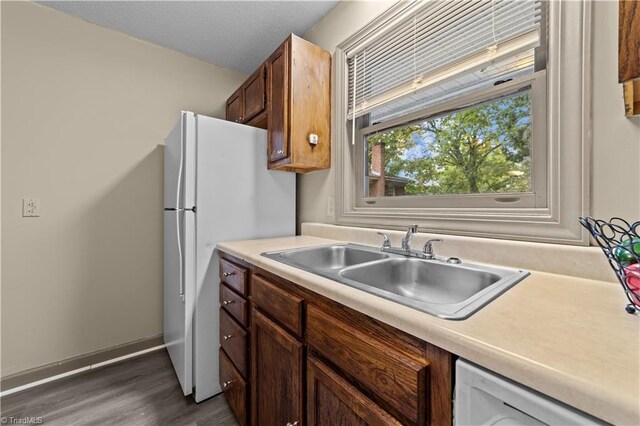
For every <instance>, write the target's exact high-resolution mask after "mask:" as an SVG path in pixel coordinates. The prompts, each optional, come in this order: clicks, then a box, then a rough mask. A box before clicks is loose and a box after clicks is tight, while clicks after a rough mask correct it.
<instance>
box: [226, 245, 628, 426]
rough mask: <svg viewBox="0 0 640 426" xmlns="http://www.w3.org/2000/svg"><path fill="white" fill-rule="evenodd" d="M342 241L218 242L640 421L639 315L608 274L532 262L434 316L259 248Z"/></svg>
mask: <svg viewBox="0 0 640 426" xmlns="http://www.w3.org/2000/svg"><path fill="white" fill-rule="evenodd" d="M336 242H337V243H341V244H342V243H344V242H343V241H335V240H329V239H325V238H318V237H310V236H297V237H285V238H270V239H262V240H248V241H234V242H223V243H220V244H218V249H219V250H221V251H223V252H226V253H228V254H231V255H233V256H236V257H238V258H241V259H243V260H245V261H246V262H248V263H251V264H253V265H255V266H257V267H259V268H262V269H264V270H267V271H269V272H272V273H274V274H277V275H279V276H282V277H283V278H285V279H288V280H290V281H292V282H294V283H296V284H298V285H300V286H302V287H305V288H307V289H309V290H312V291H314V292H316V293H318V294H321V295H323V296H325V297H328V298H330V299H333V300H335V301H337V302H340V303H342V304H344V305H346V306H349V307H350V308H353V309H355V310H357V311H359V312H362V313H364V314H366V315H369V316H371V317H373V318H376V319H378V320H380V321H383V322H385V323H387V324H389V325H391V326H394V327H396V328H398V329H400V330H403V331H405V332H407V333H409V334H412V335H414V336H416V337H419V338H421V339H423V340H425V341H427V342H429V343H432V344H434V345H437V346H439V347H441V348H443V349H446V350H448V351H450V352H452V353H454V354H456V355H459V356H461V357H463V358H465V359H468V360H470V361H472V362H475V363H476V364H479V365H482V366H484V367H486V368H487V369H489V370H492V371H494V372H496V373H499V374H502V375H504V376H506V377H508V378H510V379H512V380H514V381H517V382H520V383H522V384H524V385H526V386H529V387H531V388H533V389H535V390H538V391H539V392H541V393H543V394H546V395H549V396H551V397H553V398H556V399H558V400H560V401H562V402H564V403H566V404H569V405H571V406H573V407H576V408H577V409H579V410H582V411H584V412H586V413H589V414H591V415H593V416H595V417H598V418H601V419H603V420H605V421H607V422H610V423H613V424H617V425H640V317H638V316H637V315H629V314H627V313H626V312H625V311H624V306H625V305H626V303H627V300H626V298H625V296H624V294H623V292H622V290H621V289H620V287H619V286H617V285H612V284H611V283H610V282H603V281H595V280H589V279H583V278H573V277H569V276H564V275H555V274H549V273H543V272H535V271H532V272H531V275H530V276H529V277H527V278H526V279H524V280H523V281H522V282H520V283H519V284H517V285H516V286H515V287H513V288H511V289H510V290H508V291H507V292H506V293H504V294H502V295H501V296H500V297H498V298H497V299H496V300H494V301H493V302H491V303H490V304H489V305H487V306H485V307H484V308H482V309H481V310H480V311H478V312H476V313H475V314H473V315H472V316H471V317H470V318H468V319H466V320H463V321H451V320H443V319H440V318H436V317H434V316H431V315H429V314H425V313H422V312H419V311H416V310H414V309H411V308H408V307H405V306H402V305H399V304H397V303H394V302H391V301H388V300H386V299H382V298H380V297H378V296H374V295H371V294H369V293H366V292H363V291H361V290H358V289H355V288H352V287H349V286H346V285H344V284H340V283H338V282H335V281H332V280H329V279H326V278H323V277H320V276H318V275H315V274H312V273H309V272H305V271H303V270H300V269H297V268H294V267H292V266H288V265H285V264H283V263H280V262H277V261H274V260H271V259H268V258H266V257H264V256H261V253H263V252H266V251H276V250H286V249H293V248H300V247H309V246H318V245H326V244H332V243H336Z"/></svg>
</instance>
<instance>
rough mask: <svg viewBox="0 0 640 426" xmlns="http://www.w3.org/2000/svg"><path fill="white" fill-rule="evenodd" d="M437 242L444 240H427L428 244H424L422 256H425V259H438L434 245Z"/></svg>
mask: <svg viewBox="0 0 640 426" xmlns="http://www.w3.org/2000/svg"><path fill="white" fill-rule="evenodd" d="M436 241H442V240H441V239H440V238H433V239H431V240H427V242H426V243H424V247H423V248H422V254H423V255H424V258H425V259H435V258H436V254H435V253H434V252H433V243H435V242H436Z"/></svg>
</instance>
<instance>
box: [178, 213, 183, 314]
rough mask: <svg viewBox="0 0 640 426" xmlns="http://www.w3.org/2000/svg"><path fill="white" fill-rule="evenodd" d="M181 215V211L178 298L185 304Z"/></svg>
mask: <svg viewBox="0 0 640 426" xmlns="http://www.w3.org/2000/svg"><path fill="white" fill-rule="evenodd" d="M180 213H181V211H178V212H177V214H176V232H177V234H178V259H179V264H180V267H179V271H180V275H179V277H180V278H179V283H180V286H179V290H178V296H179V297H180V300H181V301H182V303H184V257H183V256H182V236H181V235H180Z"/></svg>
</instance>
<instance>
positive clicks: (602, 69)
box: [591, 1, 640, 220]
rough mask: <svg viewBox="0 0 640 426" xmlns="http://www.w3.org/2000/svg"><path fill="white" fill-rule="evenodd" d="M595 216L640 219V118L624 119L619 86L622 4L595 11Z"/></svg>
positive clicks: (608, 4) (599, 6)
mask: <svg viewBox="0 0 640 426" xmlns="http://www.w3.org/2000/svg"><path fill="white" fill-rule="evenodd" d="M592 39H593V44H592V46H593V52H592V56H593V84H592V88H593V149H592V169H591V170H592V175H591V188H592V190H591V197H592V198H591V214H592V215H593V216H594V217H598V218H610V217H612V216H621V217H623V218H628V219H630V220H639V219H640V173H638V167H640V117H634V118H631V119H629V118H625V116H624V104H623V103H622V86H621V85H620V84H618V2H615V1H613V2H612V1H596V2H595V3H594V9H593V34H592Z"/></svg>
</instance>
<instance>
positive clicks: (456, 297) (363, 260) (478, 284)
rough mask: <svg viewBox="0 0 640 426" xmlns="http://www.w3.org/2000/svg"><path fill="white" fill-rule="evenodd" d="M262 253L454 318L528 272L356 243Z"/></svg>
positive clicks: (477, 307)
mask: <svg viewBox="0 0 640 426" xmlns="http://www.w3.org/2000/svg"><path fill="white" fill-rule="evenodd" d="M262 255H263V256H265V257H268V258H270V259H273V260H277V261H278V262H282V263H285V264H287V265H290V266H294V267H296V268H299V269H302V270H305V271H308V272H311V273H314V274H316V275H320V276H323V277H325V278H329V279H332V280H334V281H337V282H338V283H340V284H343V285H348V286H350V287H355V288H357V289H360V290H362V291H365V292H367V293H370V294H374V295H376V296H379V297H382V298H385V299H388V300H391V301H394V302H396V303H399V304H401V305H404V306H408V307H411V308H414V309H417V310H419V311H422V312H426V313H428V314H431V315H435V316H437V317H440V318H445V319H455V320H461V319H465V318H468V317H469V316H471V315H472V314H473V313H475V312H477V311H478V310H480V309H481V308H482V307H484V306H486V305H487V304H488V303H490V302H491V301H492V300H494V299H495V298H496V297H498V296H499V295H501V294H502V293H504V292H505V291H507V290H508V289H510V288H511V287H513V286H514V285H516V284H517V283H518V282H520V281H522V280H523V279H524V278H525V277H526V276H527V275H529V273H528V272H527V271H521V270H517V269H507V268H500V267H495V266H489V265H478V264H471V263H462V264H451V263H447V262H446V261H443V260H441V259H434V260H427V259H421V258H416V257H408V256H405V255H402V254H397V253H388V252H382V251H380V249H378V248H375V247H369V246H364V245H359V244H341V245H332V246H323V247H311V248H303V249H294V250H284V251H278V252H268V253H262Z"/></svg>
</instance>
